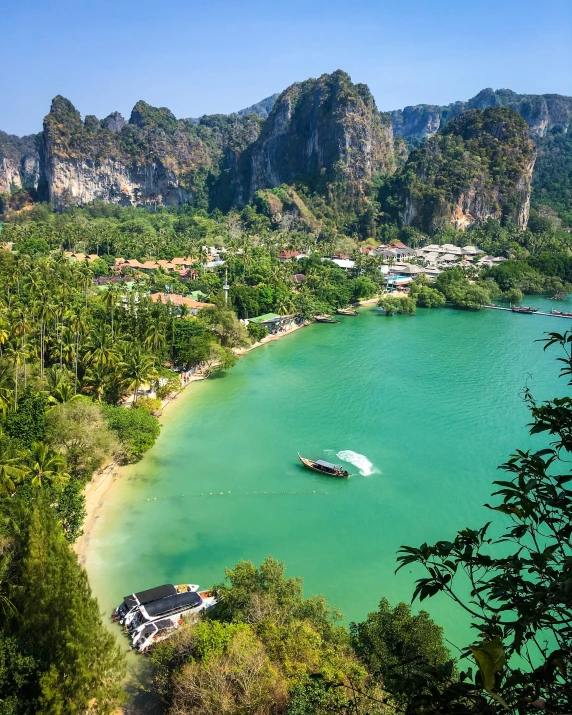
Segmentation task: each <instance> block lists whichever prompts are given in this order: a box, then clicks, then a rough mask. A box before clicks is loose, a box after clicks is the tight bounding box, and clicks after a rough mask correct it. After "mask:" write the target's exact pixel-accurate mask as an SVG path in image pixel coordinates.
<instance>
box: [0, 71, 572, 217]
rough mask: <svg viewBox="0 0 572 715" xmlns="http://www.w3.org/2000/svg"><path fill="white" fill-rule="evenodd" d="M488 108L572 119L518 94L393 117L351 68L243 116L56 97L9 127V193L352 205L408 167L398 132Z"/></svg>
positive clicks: (544, 123) (5, 161) (545, 126)
mask: <svg viewBox="0 0 572 715" xmlns="http://www.w3.org/2000/svg"><path fill="white" fill-rule="evenodd" d="M489 106H510V108H511V109H514V110H517V111H518V112H519V113H520V114H521V116H523V117H524V118H525V119H526V121H527V122H528V125H529V133H530V134H531V135H532V137H533V138H536V139H537V140H538V141H539V140H540V139H539V137H542V136H543V135H545V134H546V133H547V132H550V130H551V129H552V128H553V127H560V128H561V129H562V131H568V129H569V127H570V123H571V119H570V118H571V116H572V98H570V97H564V96H561V95H518V94H516V93H514V92H512V91H511V90H497V91H496V92H495V91H493V90H490V89H487V90H483V91H482V92H480V93H479V94H478V95H477V96H476V97H474V98H473V99H471V100H468V101H467V102H454V103H453V104H451V105H447V106H446V107H439V106H436V105H435V106H433V105H418V106H417V107H407V108H405V109H404V110H398V111H396V112H391V113H383V112H379V111H378V110H377V108H376V105H375V101H374V99H373V96H372V95H371V92H370V91H369V89H368V88H367V86H365V85H360V84H354V83H352V82H351V79H350V78H349V76H348V75H347V74H346V73H344V72H342V71H337V72H334V73H332V74H331V75H323V76H322V77H320V78H318V79H311V80H306V81H305V82H299V83H295V84H293V85H291V86H290V87H288V88H287V89H286V90H284V92H282V93H281V94H280V95H272V96H271V97H267V98H266V99H264V100H262V101H261V102H260V103H258V104H255V105H252V106H251V107H248V108H246V109H244V110H240V112H237V113H234V114H232V115H206V116H203V117H201V118H200V119H177V118H176V117H175V116H174V115H173V114H172V112H170V110H168V109H166V108H155V107H151V106H150V105H148V104H146V103H145V102H138V103H137V104H136V105H135V107H134V109H133V111H132V113H131V116H130V118H129V120H125V119H124V118H123V117H122V116H121V114H119V113H118V112H114V113H112V114H110V115H109V116H108V117H106V118H105V119H102V120H98V119H97V118H96V117H94V116H91V115H88V116H86V117H85V119H84V120H83V121H82V119H81V116H80V114H79V112H78V111H77V110H76V109H75V107H73V105H72V104H71V103H70V102H69V101H68V100H66V99H64V98H63V97H56V98H55V99H54V102H53V103H52V108H51V111H50V113H49V114H48V115H47V116H46V119H45V122H44V131H43V132H41V133H40V134H39V135H37V137H35V136H33V135H31V136H29V137H23V138H18V137H14V136H10V135H7V134H4V133H0V193H1V192H3V191H4V192H9V191H10V190H11V189H13V188H19V187H24V188H36V187H37V188H38V195H39V197H40V198H41V199H43V200H48V199H49V200H51V201H52V202H53V203H54V204H55V206H56V207H57V208H58V209H62V208H63V207H65V206H66V205H68V204H76V205H81V204H85V203H88V202H90V201H92V200H94V199H101V200H103V201H108V202H113V203H118V204H121V205H146V204H153V205H157V204H163V205H178V204H182V203H187V202H191V203H193V204H194V205H197V206H203V207H205V208H207V207H211V208H212V207H214V206H218V207H220V208H223V209H225V210H226V209H228V208H230V207H231V206H232V205H238V206H242V205H244V204H245V203H246V202H248V201H249V200H250V199H251V198H252V196H253V195H254V194H255V192H256V191H257V190H259V189H266V188H272V187H275V186H279V185H280V184H298V185H300V184H302V185H304V186H307V187H308V188H310V189H311V190H314V191H319V192H321V193H323V194H325V195H327V197H328V198H329V199H330V200H333V201H334V202H335V203H336V204H337V205H341V203H343V202H344V201H345V202H346V203H348V202H355V200H356V199H360V197H361V198H363V195H364V193H365V189H366V186H367V184H368V182H369V180H370V179H371V178H372V177H373V176H374V175H375V174H376V173H379V172H385V173H391V172H392V171H394V170H395V168H396V167H397V166H398V165H399V166H400V165H402V164H403V163H404V157H403V156H402V154H403V151H402V150H404V144H403V141H401V140H397V141H396V142H395V145H394V135H396V136H404V137H405V138H406V140H407V141H408V142H410V143H415V142H416V141H417V143H419V140H422V139H426V138H427V137H429V136H433V135H434V134H435V133H436V131H437V129H439V128H441V129H443V127H444V126H446V125H447V123H448V122H451V120H453V119H454V118H455V117H456V116H461V115H462V114H463V113H465V112H467V111H469V110H471V109H474V108H479V109H482V108H485V107H489ZM265 113H267V116H266V118H264V114H265ZM399 141H401V145H400V144H399ZM36 147H39V153H38V151H37V149H36ZM396 147H397V149H396ZM405 156H406V153H405ZM485 204H486V201H485ZM473 208H474V207H473ZM478 213H479V212H478V211H477V214H478ZM472 215H473V209H472V208H471V207H468V208H467V216H466V217H465V218H463V217H462V216H461V217H459V219H458V221H457V220H456V222H457V223H459V225H463V223H469V224H470V223H471V221H472V219H471V218H470V217H471V216H472Z"/></svg>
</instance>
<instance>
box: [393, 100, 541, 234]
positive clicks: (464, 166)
mask: <svg viewBox="0 0 572 715" xmlns="http://www.w3.org/2000/svg"><path fill="white" fill-rule="evenodd" d="M527 132H528V127H527V125H526V122H525V121H524V120H523V119H522V118H521V117H519V116H518V115H517V114H516V113H515V112H513V111H512V110H510V109H507V108H504V107H490V108H488V109H486V110H485V111H481V110H478V109H473V110H469V111H467V112H465V113H463V114H462V115H461V116H460V117H458V118H456V119H454V120H452V121H451V122H450V123H449V124H447V126H446V127H445V128H444V129H442V130H441V131H440V132H439V133H438V134H436V135H434V136H433V137H431V138H429V139H428V140H427V141H425V142H424V143H423V144H422V145H421V146H420V147H419V148H418V149H415V150H414V151H413V152H411V155H410V156H409V159H408V161H407V163H406V165H405V167H404V168H403V170H402V171H401V172H400V174H399V176H398V177H396V180H395V184H396V190H397V194H398V196H399V199H400V203H401V220H402V222H403V223H404V224H406V225H409V226H416V227H418V228H419V229H421V230H423V231H428V232H430V233H433V232H434V231H436V230H437V229H439V228H442V227H443V226H444V225H445V224H448V223H451V224H453V225H454V226H455V228H457V229H458V230H464V229H467V228H470V227H472V226H474V225H476V224H479V223H483V222H484V221H486V220H487V219H488V218H493V219H495V220H498V221H512V222H513V223H516V224H517V225H518V226H520V227H521V228H522V229H526V226H527V223H528V216H529V210H530V186H531V180H532V171H533V168H534V161H535V158H536V156H535V152H534V146H533V144H532V141H531V140H530V139H529V138H528V136H527Z"/></svg>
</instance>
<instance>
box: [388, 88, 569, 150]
mask: <svg viewBox="0 0 572 715" xmlns="http://www.w3.org/2000/svg"><path fill="white" fill-rule="evenodd" d="M487 107H509V108H510V109H512V110H514V111H515V112H518V114H520V116H521V117H522V118H523V119H525V120H526V122H527V124H528V126H529V132H530V135H531V136H533V137H542V136H545V135H546V133H547V132H548V131H550V130H551V129H552V128H553V127H562V128H563V129H564V131H568V130H569V129H570V128H572V97H566V96H563V95H561V94H517V93H516V92H513V91H512V90H510V89H497V90H496V91H495V90H493V89H490V88H488V89H483V90H481V91H480V92H479V93H478V94H477V95H476V96H475V97H473V98H472V99H469V100H468V101H466V102H453V103H452V104H448V105H445V106H439V105H436V104H417V105H415V106H413V107H405V108H404V109H397V110H395V111H392V112H390V115H391V121H392V124H393V132H394V134H395V135H396V136H401V137H403V138H404V139H406V140H408V141H416V140H420V139H425V138H426V137H429V136H432V135H433V134H435V133H436V132H437V131H438V130H439V129H440V128H441V127H443V126H445V124H446V123H447V122H448V121H449V120H451V119H453V118H455V117H458V116H459V115H460V114H462V113H463V112H466V111H468V110H469V109H486V108H487Z"/></svg>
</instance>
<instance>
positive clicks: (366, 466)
mask: <svg viewBox="0 0 572 715" xmlns="http://www.w3.org/2000/svg"><path fill="white" fill-rule="evenodd" d="M336 457H337V458H338V459H341V460H342V462H347V463H348V464H353V465H354V467H357V469H358V472H359V473H360V474H361V476H362V477H369V476H370V475H372V474H376V473H377V472H378V471H379V470H378V469H376V468H375V467H374V465H373V463H372V462H370V461H369V459H368V458H367V457H366V456H365V454H358V453H357V452H354V451H352V450H351V449H342V451H341V452H336Z"/></svg>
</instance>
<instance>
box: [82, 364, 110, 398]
mask: <svg viewBox="0 0 572 715" xmlns="http://www.w3.org/2000/svg"><path fill="white" fill-rule="evenodd" d="M109 378H110V373H109V369H108V368H107V367H105V366H104V365H97V364H96V365H94V366H93V367H90V368H88V369H87V372H86V374H85V377H84V380H83V383H84V388H83V389H84V392H87V393H88V394H90V395H92V396H94V397H95V398H97V401H98V402H101V399H102V397H103V395H104V393H105V390H106V387H107V385H108V383H109Z"/></svg>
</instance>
